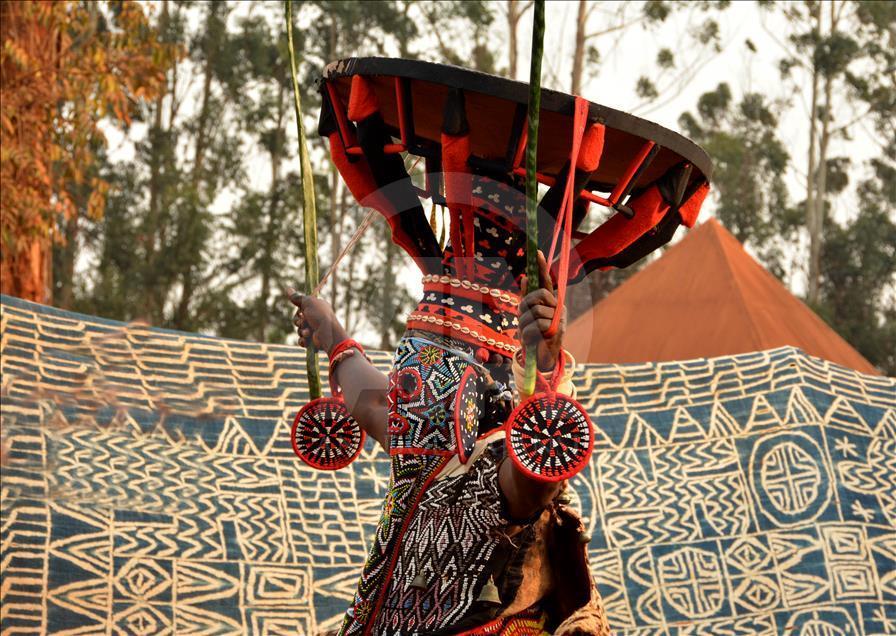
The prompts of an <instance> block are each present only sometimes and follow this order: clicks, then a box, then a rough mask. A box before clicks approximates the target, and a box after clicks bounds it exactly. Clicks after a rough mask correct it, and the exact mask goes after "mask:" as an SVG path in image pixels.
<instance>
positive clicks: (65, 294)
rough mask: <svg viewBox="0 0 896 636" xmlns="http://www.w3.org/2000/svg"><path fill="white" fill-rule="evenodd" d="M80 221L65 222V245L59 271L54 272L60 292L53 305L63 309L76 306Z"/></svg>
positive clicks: (61, 248) (61, 249) (61, 253)
mask: <svg viewBox="0 0 896 636" xmlns="http://www.w3.org/2000/svg"><path fill="white" fill-rule="evenodd" d="M78 230H79V227H78V219H77V218H71V219H68V220H67V221H66V222H65V245H62V246H60V248H59V251H60V254H59V256H60V259H59V269H58V271H55V270H54V272H53V274H54V278H55V279H56V280H57V281H59V292H58V294H57V295H55V298H54V299H53V304H54V305H55V306H56V307H61V308H62V309H71V308H72V306H73V305H74V300H75V298H74V296H75V294H74V289H75V283H74V281H75V260H76V258H77V255H78Z"/></svg>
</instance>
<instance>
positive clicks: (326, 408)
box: [292, 397, 365, 470]
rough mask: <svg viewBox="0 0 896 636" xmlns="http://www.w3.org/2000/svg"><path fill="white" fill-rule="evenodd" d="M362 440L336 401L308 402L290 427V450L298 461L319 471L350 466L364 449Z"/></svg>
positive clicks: (356, 425)
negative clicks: (297, 457) (296, 456)
mask: <svg viewBox="0 0 896 636" xmlns="http://www.w3.org/2000/svg"><path fill="white" fill-rule="evenodd" d="M364 437H365V435H364V431H363V430H362V429H361V426H360V425H359V424H358V423H357V422H356V421H355V419H354V418H353V417H352V416H351V413H349V411H348V408H346V406H345V403H344V402H343V401H342V400H341V399H340V398H332V397H322V398H317V399H316V400H311V401H310V402H309V403H308V404H306V405H305V406H303V407H302V409H301V410H300V411H299V412H298V414H296V419H295V421H293V423H292V449H293V450H294V451H295V453H296V455H298V456H299V459H301V460H302V461H303V462H305V463H306V464H308V465H309V466H311V467H312V468H318V469H320V470H338V469H340V468H345V467H346V466H348V465H349V464H351V463H352V462H353V461H354V460H355V458H356V457H357V456H358V454H360V452H361V448H362V447H363V446H364Z"/></svg>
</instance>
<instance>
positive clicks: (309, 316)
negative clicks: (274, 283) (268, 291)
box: [286, 287, 348, 354]
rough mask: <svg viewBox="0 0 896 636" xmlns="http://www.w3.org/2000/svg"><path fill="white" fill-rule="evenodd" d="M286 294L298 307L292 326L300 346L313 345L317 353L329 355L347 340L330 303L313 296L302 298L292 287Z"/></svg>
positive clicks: (346, 335)
mask: <svg viewBox="0 0 896 636" xmlns="http://www.w3.org/2000/svg"><path fill="white" fill-rule="evenodd" d="M286 293H287V296H288V297H289V301H290V302H291V303H292V304H293V305H295V306H296V307H298V309H297V310H296V313H295V314H293V317H292V324H293V325H295V328H296V333H298V334H299V344H300V345H302V346H303V347H307V346H308V344H309V343H313V344H314V346H315V348H316V349H317V350H318V351H323V352H324V353H326V354H329V353H330V351H331V350H332V349H333V347H335V346H336V345H337V344H339V343H340V342H342V341H343V340H345V339H346V338H348V334H347V333H346V331H345V329H343V327H342V325H341V324H340V323H339V319H338V318H336V314H335V313H333V308H332V307H330V303H328V302H327V301H325V300H321V299H320V298H316V297H314V296H303V295H302V294H300V293H299V292H297V291H296V290H294V289H293V288H292V287H289V288H287V290H286Z"/></svg>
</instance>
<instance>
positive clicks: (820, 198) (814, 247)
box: [807, 2, 837, 304]
mask: <svg viewBox="0 0 896 636" xmlns="http://www.w3.org/2000/svg"><path fill="white" fill-rule="evenodd" d="M835 6H836V3H835V2H831V3H830V9H831V25H830V32H831V33H834V32H836V30H837V15H836V11H835ZM818 11H819V22H820V20H821V15H820V11H821V9H820V8H819V9H818ZM832 83H833V80H832V78H831V76H830V75H826V76H825V78H824V105H823V106H824V113H823V115H822V120H821V138H820V139H819V142H818V162H817V163H816V165H815V197H814V200H813V204H814V206H813V223H812V229H813V234H812V235H811V236H810V241H809V291H808V295H807V298H808V300H809V303H810V304H817V303H818V302H819V300H820V296H821V246H822V242H823V241H822V235H823V233H824V216H825V202H826V197H827V190H828V184H827V179H828V145H829V142H830V137H831V97H832V92H833V91H832V89H833V87H832Z"/></svg>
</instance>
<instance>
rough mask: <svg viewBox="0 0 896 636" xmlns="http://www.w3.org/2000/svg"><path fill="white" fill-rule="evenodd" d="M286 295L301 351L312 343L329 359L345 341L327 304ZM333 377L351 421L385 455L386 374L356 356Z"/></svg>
mask: <svg viewBox="0 0 896 636" xmlns="http://www.w3.org/2000/svg"><path fill="white" fill-rule="evenodd" d="M288 293H289V299H290V301H291V302H292V303H293V304H294V305H295V306H296V307H298V311H296V315H295V316H293V324H294V325H295V326H296V331H297V332H298V334H299V344H301V345H302V346H303V347H305V346H307V343H308V342H309V341H313V343H314V346H315V347H316V348H317V350H318V351H323V352H325V353H327V354H328V355H329V353H330V352H331V351H332V350H333V347H335V346H336V345H338V344H339V343H340V342H343V341H344V340H346V339H347V338H348V337H349V336H348V333H347V332H346V331H345V329H344V328H343V326H342V325H341V324H340V323H339V319H337V318H336V314H334V313H333V309H332V308H331V307H330V305H329V303H327V302H326V301H324V300H321V299H320V298H315V297H313V296H302V295H300V294H297V293H296V292H295V291H294V290H291V289H290V290H288ZM309 339H310V340H309ZM334 373H335V374H336V378H335V380H336V383H337V384H338V385H339V387H340V388H341V389H342V395H343V399H344V400H345V405H346V406H347V407H348V410H349V411H350V412H351V414H352V417H354V418H355V420H356V421H357V422H358V424H359V425H360V426H361V428H363V429H364V430H365V431H366V432H367V434H368V435H370V436H371V437H372V438H373V439H375V440H376V441H377V442H379V444H380V446H382V447H383V449H385V450H386V451H387V452H388V450H389V434H388V432H387V430H386V428H387V426H388V422H389V409H388V403H387V394H388V390H389V380H388V378H387V377H386V374H385V373H382V372H380V371H377V369H376V367H374V366H373V365H372V364H371V363H370V362H368V361H367V359H366V358H365V357H364V356H362V355H359V354H357V352H356V354H355V355H352V356H350V357H347V358H344V359H343V360H342V361H341V362H339V363H338V364H337V365H336V368H335V370H334Z"/></svg>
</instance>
